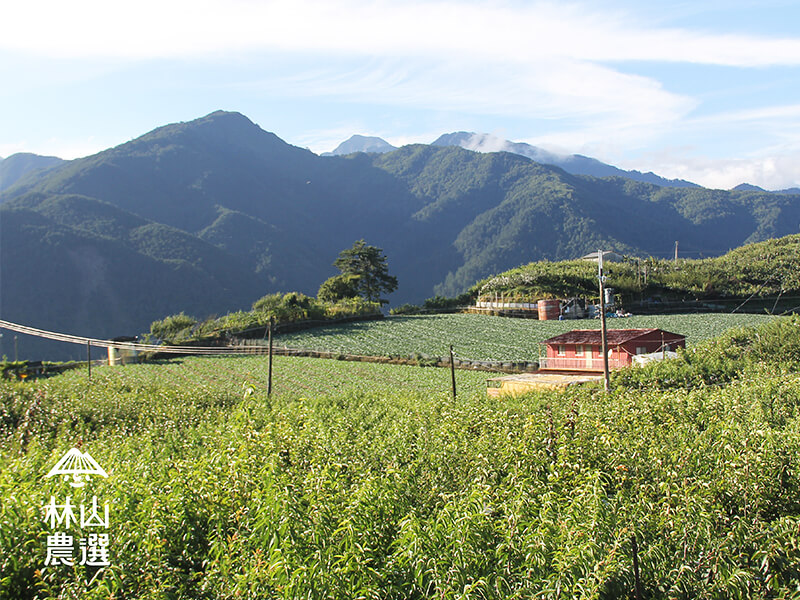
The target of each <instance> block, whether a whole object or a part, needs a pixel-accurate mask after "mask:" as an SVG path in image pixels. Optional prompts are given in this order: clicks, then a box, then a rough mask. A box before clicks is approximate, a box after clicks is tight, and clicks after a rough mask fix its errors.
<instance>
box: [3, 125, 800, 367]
mask: <svg viewBox="0 0 800 600" xmlns="http://www.w3.org/2000/svg"><path fill="white" fill-rule="evenodd" d="M0 202H2V204H1V205H0V318H3V319H6V320H9V321H17V322H22V323H26V324H29V325H32V326H35V327H41V328H46V329H55V330H59V331H64V332H68V333H79V334H86V335H92V336H101V337H110V336H116V335H124V334H135V333H138V332H141V331H146V330H147V329H148V327H149V324H150V322H151V321H152V320H155V319H158V318H161V317H163V316H165V315H167V314H173V313H177V312H179V311H186V312H187V313H192V314H194V315H195V316H197V317H200V318H203V317H205V316H208V315H209V314H212V313H219V312H228V311H230V310H236V309H238V308H248V307H249V306H250V304H251V303H252V302H253V301H254V300H255V299H257V298H258V297H259V296H261V295H263V294H265V293H268V292H273V291H292V290H296V291H300V292H304V293H308V294H315V293H316V291H317V288H318V287H319V285H320V283H321V282H322V281H323V280H324V279H326V278H327V277H329V276H331V275H333V274H334V273H335V268H334V267H333V266H332V263H333V261H334V260H335V258H336V257H337V255H338V253H339V251H341V250H342V249H344V248H348V247H350V246H351V245H352V243H353V242H354V241H355V240H358V239H362V238H363V239H365V240H366V242H367V243H369V244H372V245H376V246H379V247H381V248H383V249H384V251H385V253H386V255H387V257H388V259H389V268H390V272H391V273H392V274H393V275H396V276H397V278H398V281H399V284H400V287H399V289H398V291H397V292H396V293H394V294H392V295H391V296H389V299H390V301H391V302H392V303H393V304H396V303H401V302H405V301H419V300H421V299H423V298H426V297H429V296H432V295H433V294H435V293H441V294H449V295H453V294H456V293H458V292H460V291H462V290H463V289H465V288H467V287H469V286H470V285H472V284H473V283H475V281H476V280H478V279H481V278H483V277H486V276H488V275H491V274H493V273H498V272H501V271H503V270H505V269H508V268H511V267H514V266H517V265H519V264H522V263H527V262H530V261H532V260H538V259H551V260H555V259H566V258H574V257H576V256H580V255H582V254H585V253H587V252H590V251H593V250H596V249H597V248H598V247H600V246H602V247H604V248H607V249H612V248H613V249H615V250H617V251H620V252H627V253H632V254H639V255H649V254H656V255H664V254H665V253H667V252H669V251H670V250H671V249H672V248H673V246H674V242H675V240H679V241H680V248H681V251H682V252H683V253H689V254H688V255H690V256H692V255H693V254H691V253H698V252H702V253H704V254H705V255H714V254H722V253H724V252H726V251H727V250H729V249H730V248H733V247H736V246H740V245H741V244H743V243H746V242H750V241H758V240H762V239H767V238H769V237H775V236H781V235H786V234H789V233H796V232H797V231H798V224H800V196H797V195H781V194H771V193H758V192H735V191H732V192H724V191H718V190H714V191H712V190H705V189H702V188H670V187H660V186H655V185H651V184H646V183H641V182H636V181H632V180H630V179H624V178H618V177H611V178H604V179H596V178H593V177H589V176H576V175H571V174H569V173H567V172H565V171H563V170H561V169H559V168H556V167H551V166H545V165H542V164H538V163H536V162H533V161H532V160H530V159H528V158H525V157H523V156H520V155H518V154H512V153H507V152H499V153H484V154H481V153H476V152H472V151H468V150H465V149H463V148H460V147H455V146H450V147H438V146H428V145H412V146H405V147H403V148H400V149H397V150H395V151H393V152H388V153H384V154H352V155H348V156H331V157H320V156H317V155H315V154H313V153H312V152H310V151H308V150H303V149H300V148H297V147H294V146H291V145H289V144H286V143H285V142H283V141H282V140H280V139H279V138H278V137H277V136H275V135H274V134H272V133H268V132H266V131H264V130H262V129H260V128H259V127H258V126H256V125H255V124H253V123H252V122H251V121H249V120H248V119H247V118H246V117H244V116H242V115H240V114H238V113H227V112H216V113H213V114H211V115H208V116H206V117H204V118H201V119H197V120H195V121H191V122H188V123H178V124H173V125H167V126H165V127H161V128H159V129H156V130H155V131H153V132H151V133H148V134H146V135H144V136H142V137H140V138H138V139H136V140H133V141H131V142H128V143H126V144H123V145H121V146H118V147H116V148H112V149H110V150H106V151H104V152H101V153H99V154H96V155H94V156H90V157H87V158H83V159H78V160H73V161H70V162H65V163H62V164H61V165H59V166H57V167H55V168H53V169H51V170H49V171H47V172H45V173H43V174H40V175H38V176H33V175H29V176H27V177H25V178H23V179H22V180H20V181H19V182H18V183H17V184H16V185H15V186H13V187H12V188H9V189H8V190H6V191H5V192H3V193H2V194H0ZM694 255H696V254H694ZM6 337H7V336H6ZM2 343H3V344H4V346H3V347H2V350H0V351H2V352H3V353H6V354H10V352H9V347H8V340H7V339H3V340H2Z"/></svg>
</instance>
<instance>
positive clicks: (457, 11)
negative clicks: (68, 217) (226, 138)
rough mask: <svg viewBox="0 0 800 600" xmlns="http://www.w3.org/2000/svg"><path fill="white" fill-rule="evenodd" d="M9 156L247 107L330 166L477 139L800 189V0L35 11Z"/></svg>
mask: <svg viewBox="0 0 800 600" xmlns="http://www.w3.org/2000/svg"><path fill="white" fill-rule="evenodd" d="M0 15H2V19H0V82H1V83H2V85H0V156H8V155H10V154H12V153H14V152H21V151H28V152H36V153H38V154H48V155H56V156H61V157H63V158H75V157H79V156H85V155H88V154H92V153H95V152H98V151H100V150H103V149H105V148H108V147H111V146H115V145H117V144H120V143H123V142H125V141H128V140H130V139H132V138H135V137H137V136H139V135H142V134H143V133H146V132H147V131H149V130H151V129H154V128H155V127H158V126H160V125H164V124H166V123H171V122H176V121H188V120H191V119H194V118H197V117H201V116H203V115H205V114H208V113H210V112H212V111H214V110H217V109H224V110H234V111H239V112H241V113H243V114H245V115H247V116H248V117H249V118H250V119H252V120H253V121H254V122H256V123H258V124H259V125H260V126H261V127H262V128H264V129H266V130H268V131H272V132H274V133H276V134H277V135H278V136H280V137H281V138H283V139H284V140H286V141H287V142H289V143H292V144H295V145H298V146H303V147H308V148H310V149H311V150H313V151H315V152H324V151H327V150H331V149H333V148H334V147H335V146H336V145H337V144H338V143H339V142H341V141H343V140H344V139H346V138H348V137H349V136H350V135H352V134H354V133H360V134H363V135H376V136H380V137H382V138H384V139H386V140H387V141H389V142H391V143H393V144H395V145H402V144H406V143H413V142H424V143H428V142H431V141H433V140H434V139H435V138H436V137H438V136H439V135H440V134H442V133H447V132H452V131H462V130H464V131H475V132H480V133H492V134H495V135H497V136H500V137H503V138H507V139H510V140H512V141H518V142H528V143H530V144H534V145H537V146H540V147H543V148H546V149H548V150H551V151H556V152H562V153H580V154H585V155H588V156H592V157H595V158H598V159H600V160H603V161H605V162H608V163H611V164H614V165H616V166H619V167H622V168H626V169H638V170H641V171H654V172H656V173H658V174H659V175H662V176H665V177H680V178H684V179H689V180H691V181H695V182H697V183H700V184H702V185H705V186H708V187H715V188H724V189H725V188H730V187H733V186H735V185H737V184H738V183H742V182H749V183H753V184H756V185H760V186H762V187H765V188H767V189H782V188H787V187H793V186H800V2H798V1H797V0H793V1H791V2H790V1H786V0H760V1H759V2H744V1H737V0H726V1H724V2H723V1H716V0H714V1H706V2H704V1H702V0H697V1H694V2H680V1H673V2H658V1H651V2H647V3H645V2H641V1H640V0H637V1H625V0H608V1H606V2H603V3H599V2H580V1H579V2H569V1H566V2H538V1H531V0H506V1H502V0H500V1H494V2H489V1H483V0H462V1H459V2H454V1H447V0H435V1H433V0H432V1H414V0H411V1H401V0H393V1H383V0H376V1H361V0H325V1H317V0H293V1H291V2H270V1H262V0H224V1H221V0H191V1H188V0H177V1H171V0H160V1H158V2H156V1H154V0H140V1H139V2H136V3H128V2H108V0H102V1H100V0H90V1H82V0H76V1H74V2H70V3H66V2H63V1H58V2H51V1H39V0H26V2H16V3H13V5H12V3H5V6H2V7H1V8H0Z"/></svg>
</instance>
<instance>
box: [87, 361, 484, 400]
mask: <svg viewBox="0 0 800 600" xmlns="http://www.w3.org/2000/svg"><path fill="white" fill-rule="evenodd" d="M267 360H268V359H267V357H266V356H264V355H260V356H238V357H202V358H201V357H188V358H183V359H176V360H170V361H162V362H158V363H153V364H145V365H136V366H128V367H124V368H120V369H117V368H102V369H95V370H93V372H92V379H93V380H94V381H95V383H97V384H100V385H112V386H115V385H125V384H127V385H141V384H143V383H145V382H150V383H156V382H161V385H172V386H175V387H177V388H181V387H185V386H187V385H191V386H193V387H195V388H196V389H197V390H198V391H201V390H214V392H215V393H226V394H229V395H230V396H231V397H236V396H241V395H242V394H243V393H244V392H245V391H246V390H247V389H248V388H251V389H252V391H251V392H250V393H251V394H252V393H256V392H259V393H265V392H266V390H267V387H268V366H267ZM490 376H491V374H489V373H485V372H473V371H461V370H459V371H457V372H456V379H457V387H458V390H460V391H463V393H465V394H474V393H485V392H486V378H487V377H490ZM77 377H78V378H80V375H77ZM272 385H273V393H275V394H281V395H290V396H303V395H315V396H319V395H332V394H339V395H340V394H351V393H369V394H373V395H377V396H381V395H386V394H397V393H408V392H412V393H425V394H438V393H444V394H451V380H450V371H449V370H448V369H437V368H434V367H429V368H423V367H406V366H402V365H390V364H371V363H362V362H348V361H339V360H325V359H316V358H305V357H284V356H275V357H273V375H272Z"/></svg>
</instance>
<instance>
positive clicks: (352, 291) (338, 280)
mask: <svg viewBox="0 0 800 600" xmlns="http://www.w3.org/2000/svg"><path fill="white" fill-rule="evenodd" d="M360 279H361V277H359V276H358V275H345V274H344V273H342V274H340V275H334V276H333V277H330V278H328V279H326V280H325V281H323V282H322V285H321V286H319V291H318V292H317V298H318V299H319V300H322V301H323V302H336V301H337V300H342V299H344V298H356V297H357V296H360V295H361V294H360V292H359V289H358V283H359V280H360Z"/></svg>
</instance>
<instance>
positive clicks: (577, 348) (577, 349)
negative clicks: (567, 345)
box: [575, 344, 583, 356]
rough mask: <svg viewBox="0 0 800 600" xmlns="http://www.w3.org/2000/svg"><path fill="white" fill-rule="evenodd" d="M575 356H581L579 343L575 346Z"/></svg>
mask: <svg viewBox="0 0 800 600" xmlns="http://www.w3.org/2000/svg"><path fill="white" fill-rule="evenodd" d="M575 356H583V346H582V345H581V344H578V345H577V346H575Z"/></svg>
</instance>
